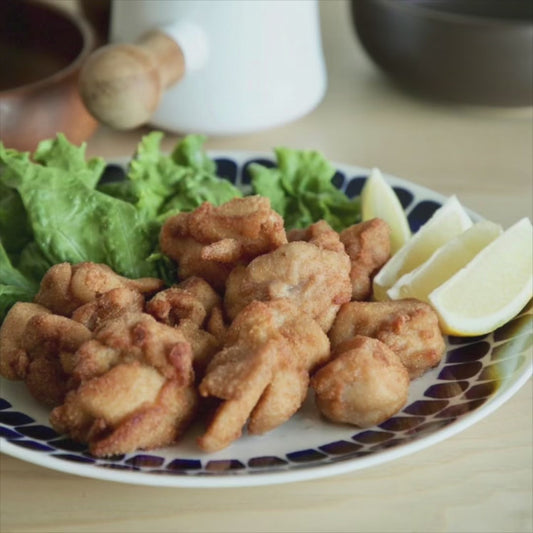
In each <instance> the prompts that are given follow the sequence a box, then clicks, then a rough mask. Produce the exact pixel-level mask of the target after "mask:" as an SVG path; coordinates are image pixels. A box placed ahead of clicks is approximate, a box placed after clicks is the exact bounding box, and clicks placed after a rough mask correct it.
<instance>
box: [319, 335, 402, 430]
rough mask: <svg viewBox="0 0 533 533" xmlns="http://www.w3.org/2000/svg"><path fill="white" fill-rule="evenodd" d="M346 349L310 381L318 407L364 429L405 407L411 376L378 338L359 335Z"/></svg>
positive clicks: (321, 410) (333, 416) (329, 414)
mask: <svg viewBox="0 0 533 533" xmlns="http://www.w3.org/2000/svg"><path fill="white" fill-rule="evenodd" d="M344 347H345V351H343V352H342V353H341V354H340V355H337V356H336V357H335V358H334V359H333V360H332V361H330V362H329V363H327V364H326V365H325V366H323V367H322V368H320V370H318V372H317V373H316V374H314V376H313V377H312V378H311V387H312V388H313V389H314V391H315V394H316V395H315V400H316V404H317V407H318V409H319V410H320V412H321V413H322V414H323V415H324V416H325V417H326V418H329V419H330V420H332V421H334V422H342V423H348V424H354V425H356V426H359V427H362V428H364V427H370V426H373V425H376V424H380V423H381V422H384V421H385V420H387V419H388V418H390V417H391V416H392V415H394V414H395V413H397V412H398V411H399V410H400V409H401V408H402V407H403V406H404V405H405V404H406V402H407V397H408V394H409V382H410V380H409V374H408V372H407V370H406V368H405V366H404V365H403V364H402V362H401V361H400V358H399V357H398V356H397V355H396V354H395V353H394V352H393V351H392V350H391V349H390V348H388V347H387V346H386V345H385V344H383V343H382V342H380V341H378V340H376V339H371V338H370V337H364V336H361V335H357V336H355V337H354V338H353V339H351V340H350V341H348V342H347V343H346V344H345V345H344Z"/></svg>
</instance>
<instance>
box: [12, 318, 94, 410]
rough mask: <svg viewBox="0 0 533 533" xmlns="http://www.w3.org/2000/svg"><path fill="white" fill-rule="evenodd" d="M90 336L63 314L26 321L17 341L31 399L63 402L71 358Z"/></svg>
mask: <svg viewBox="0 0 533 533" xmlns="http://www.w3.org/2000/svg"><path fill="white" fill-rule="evenodd" d="M90 337H91V332H90V330H88V329H87V328H86V327H85V326H84V325H83V324H79V323H78V322H75V321H74V320H71V319H69V318H66V317H64V316H60V315H54V314H37V315H34V316H33V317H32V318H30V320H28V322H27V324H26V328H25V329H24V333H23V336H22V340H21V349H22V350H23V352H24V353H25V357H26V364H25V368H24V369H23V371H22V376H23V379H24V381H25V383H26V386H27V387H28V390H29V391H30V393H31V394H32V396H33V397H34V398H36V399H37V400H39V401H40V402H42V403H44V404H46V405H58V404H60V403H61V402H62V401H63V398H64V397H65V394H66V393H67V391H68V390H69V389H70V388H72V387H73V383H72V382H71V380H70V379H69V374H68V370H69V369H70V361H71V358H72V357H73V354H74V353H75V352H76V350H77V349H78V348H79V347H80V346H81V345H82V344H83V343H84V342H86V341H87V340H89V339H90Z"/></svg>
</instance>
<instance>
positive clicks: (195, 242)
mask: <svg viewBox="0 0 533 533" xmlns="http://www.w3.org/2000/svg"><path fill="white" fill-rule="evenodd" d="M159 242H160V247H161V250H162V252H163V253H164V254H166V255H167V256H169V257H170V258H171V259H173V260H174V261H176V262H177V263H178V274H179V277H180V278H181V279H185V278H188V277H191V276H198V277H201V278H203V279H205V280H206V281H208V282H209V283H210V284H211V285H212V286H213V287H214V288H215V289H216V290H218V291H221V290H223V289H224V283H225V280H226V278H227V276H228V274H229V273H230V271H231V269H232V268H233V267H234V266H235V265H237V264H241V263H247V262H248V261H250V260H251V259H253V258H254V257H256V256H258V255H261V254H263V253H266V252H270V251H271V250H275V249H276V248H277V247H278V246H280V245H281V244H284V243H286V242H287V237H286V235H285V229H284V225H283V218H282V217H281V216H280V215H278V214H277V213H276V212H275V211H274V210H272V209H271V207H270V200H269V199H268V198H264V197H260V196H248V197H246V198H234V199H232V200H230V201H229V202H226V203H224V204H222V205H221V206H218V207H215V206H213V205H212V204H210V203H208V202H205V203H204V204H202V205H201V206H200V207H198V208H197V209H195V210H194V211H192V212H190V213H179V214H177V215H175V216H173V217H170V218H169V219H168V220H167V221H166V222H165V224H164V225H163V227H162V228H161V233H160V238H159Z"/></svg>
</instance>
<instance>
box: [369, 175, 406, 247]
mask: <svg viewBox="0 0 533 533" xmlns="http://www.w3.org/2000/svg"><path fill="white" fill-rule="evenodd" d="M361 218H362V220H363V221H366V220H371V219H373V218H381V219H383V220H384V221H385V222H387V224H388V225H389V227H390V229H391V237H390V239H391V255H394V254H395V253H396V252H397V251H398V250H399V249H400V248H401V247H402V246H403V245H404V244H405V243H406V242H407V241H408V240H409V239H410V238H411V228H410V227H409V222H408V220H407V216H406V214H405V211H404V209H403V206H402V204H401V203H400V200H399V199H398V196H397V195H396V193H395V192H394V189H393V188H392V187H391V186H390V185H389V184H388V183H387V182H386V181H385V179H384V178H383V175H382V174H381V171H380V170H379V169H378V168H373V169H372V170H371V171H370V175H369V176H368V178H367V180H366V182H365V184H364V186H363V189H362V191H361Z"/></svg>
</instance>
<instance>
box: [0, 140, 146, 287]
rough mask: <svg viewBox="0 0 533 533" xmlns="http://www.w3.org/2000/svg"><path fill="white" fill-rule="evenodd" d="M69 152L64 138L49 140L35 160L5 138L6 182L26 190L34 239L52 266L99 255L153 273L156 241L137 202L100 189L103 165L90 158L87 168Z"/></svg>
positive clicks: (122, 268) (124, 268)
mask: <svg viewBox="0 0 533 533" xmlns="http://www.w3.org/2000/svg"><path fill="white" fill-rule="evenodd" d="M63 153H64V144H63V142H62V141H60V142H58V143H57V144H55V145H54V144H53V143H50V142H49V141H45V144H44V148H43V145H42V144H41V146H40V147H39V148H38V149H37V151H36V160H38V161H35V162H34V161H32V160H30V157H29V154H27V153H23V154H21V153H19V152H15V151H14V150H8V149H6V148H5V147H4V146H3V145H2V144H0V165H1V173H0V183H2V184H3V185H4V186H6V187H9V188H12V189H16V191H17V192H18V194H19V195H20V198H21V200H22V204H23V205H24V208H25V211H26V215H27V219H28V222H29V225H30V227H31V232H32V235H33V239H34V242H35V243H36V244H37V246H38V247H39V249H40V251H41V252H42V255H43V256H44V257H45V258H46V260H47V261H48V262H49V264H50V266H51V265H53V264H55V263H60V262H63V261H68V262H71V263H78V262H81V261H94V262H98V263H106V264H108V265H109V266H111V267H112V268H113V269H114V270H115V271H116V272H118V273H120V274H122V275H124V276H128V277H141V276H148V275H153V274H154V273H155V269H154V267H153V265H152V264H151V263H149V262H147V261H146V258H147V257H148V255H149V254H150V253H151V251H152V241H151V239H150V237H149V232H148V230H147V228H146V223H145V221H144V220H143V219H142V217H141V216H139V213H138V212H137V210H136V209H135V207H134V206H133V205H131V204H129V203H127V202H124V201H122V200H120V199H117V198H113V197H111V196H108V195H106V194H103V193H101V192H99V191H97V190H95V189H94V185H95V183H96V181H97V178H99V176H100V174H101V171H102V170H103V166H102V165H100V164H99V163H97V164H94V163H93V162H91V161H90V162H88V163H87V164H86V168H83V166H82V165H81V163H80V161H79V160H77V161H74V162H72V161H65V160H64V158H63V157H62V156H61V154H63ZM78 154H79V152H78ZM92 161H94V160H92ZM96 174H98V175H97V176H96ZM0 237H1V238H2V241H3V240H4V236H3V234H0Z"/></svg>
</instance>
